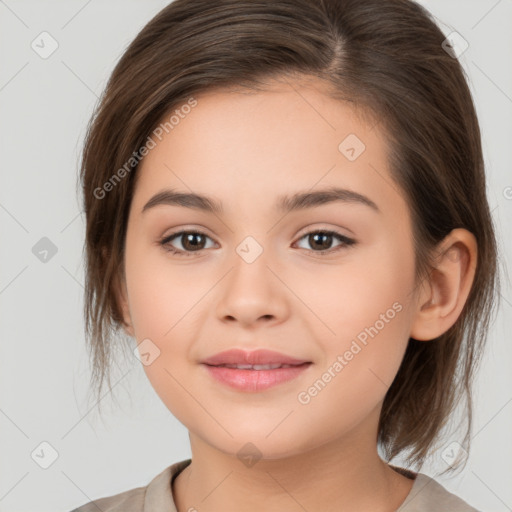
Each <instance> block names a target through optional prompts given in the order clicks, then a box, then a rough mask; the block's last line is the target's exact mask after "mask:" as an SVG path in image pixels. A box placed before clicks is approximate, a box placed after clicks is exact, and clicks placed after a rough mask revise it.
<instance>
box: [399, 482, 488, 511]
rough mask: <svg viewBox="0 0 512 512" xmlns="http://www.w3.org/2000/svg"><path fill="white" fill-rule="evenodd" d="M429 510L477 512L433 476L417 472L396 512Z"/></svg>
mask: <svg viewBox="0 0 512 512" xmlns="http://www.w3.org/2000/svg"><path fill="white" fill-rule="evenodd" d="M431 510H437V511H439V512H479V511H478V510H477V509H476V508H473V507H472V506H471V505H469V504H468V503H466V502H465V501H464V500H463V499H461V498H459V497H458V496H456V495H455V494H453V493H451V492H449V491H448V490H447V489H446V488H445V487H443V486H442V485H441V484H440V483H439V482H437V481H436V480H434V479H433V478H431V477H429V476H428V475H425V474H423V473H418V474H417V476H416V479H415V481H414V485H413V486H412V488H411V491H410V493H409V495H408V496H407V498H406V500H405V501H404V502H403V503H402V505H401V506H400V508H399V509H398V510H397V511H396V512H430V511H431Z"/></svg>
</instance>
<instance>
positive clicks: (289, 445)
mask: <svg viewBox="0 0 512 512" xmlns="http://www.w3.org/2000/svg"><path fill="white" fill-rule="evenodd" d="M195 98H196V99H197V101H198V104H197V106H195V107H194V108H193V109H192V110H191V112H190V113H189V114H187V115H186V116H185V117H184V119H181V120H180V122H179V124H177V125H176V126H175V127H174V128H173V129H172V131H169V133H168V134H165V135H164V137H163V138H162V140H161V141H160V142H158V144H157V146H156V147H155V148H153V149H152V150H151V151H150V152H149V154H148V155H147V156H146V157H145V158H144V160H143V162H142V164H141V166H140V167H139V169H138V170H137V173H138V182H137V185H136V189H135V193H134V196H133V199H132V204H131V208H130V215H129V220H128V228H127V235H126V247H125V260H124V274H123V275H122V278H121V279H120V285H119V287H118V297H119V301H120V305H121V307H122V310H123V312H124V318H125V323H126V325H125V329H126V332H127V333H128V334H130V335H131V336H133V337H134V338H135V339H136V340H137V343H140V342H141V341H142V340H144V339H146V338H149V339H150V340H151V342H152V343H153V344H154V346H157V347H158V349H159V350H160V355H159V356H158V357H157V358H156V359H155V360H154V361H153V362H152V363H151V364H149V365H147V366H144V371H145V372H146V375H147V376H148V378H149V380H150V382H151V385H152V386H153V388H154V389H155V391H156V393H157V394H158V395H159V396H160V398H161V399H162V401H163V402H164V404H165V405H166V406H167V407H168V409H169V410H170V411H171V412H172V414H173V415H175V416H176V417H177V418H178V420H179V421H181V422H182V423H183V424H184V425H185V426H186V428H187V429H188V431H189V437H190V442H191V450H192V463H191V465H190V466H188V467H187V468H186V469H185V470H184V471H182V473H180V474H179V475H178V477H177V478H176V479H175V481H174V483H173V486H172V490H173V494H174V499H175V501H176V504H177V508H178V511H179V512H185V511H188V510H193V509H192V508H191V507H194V508H196V509H198V510H201V511H214V510H244V511H256V510H257V511H261V510H266V511H269V512H271V511H274V510H279V511H282V510H287V511H295V510H297V511H303V510H304V509H306V510H308V511H309V512H312V511H320V510H321V511H334V510H345V511H352V510H354V511H355V510H358V511H362V510H365V511H366V510H368V511H370V510H371V511H373V512H379V511H382V512H384V511H394V510H396V509H397V508H398V507H399V506H400V504H401V503H402V502H403V501H404V500H405V498H406V496H407V494H408V493H409V491H410V489H411V487H412V484H413V480H411V479H408V478H406V477H404V476H402V475H400V474H399V473H398V472H396V471H395V470H393V469H391V468H390V466H389V465H388V464H386V463H385V462H384V461H383V460H382V459H381V458H380V457H379V455H378V453H377V445H376V438H377V426H378V420H379V413H380V410H381V407H382V402H383V400H384V396H385V394H386V391H387V389H388V387H389V386H390V385H391V383H392V381H393V378H394V376H395V375H396V373H397V371H398V368H399V365H400V363H401V360H402V357H403V355H404V352H405V349H406V346H407V342H408V339H409V337H414V338H415V339H418V340H424V341H425V342H428V340H431V339H433V338H435V337H437V336H439V335H440V334H442V333H443V332H445V331H446V330H448V328H449V327H450V326H451V325H453V324H454V323H455V321H456V319H457V317H458V316H459V314H460V312H461V310H462V307H463V305H464V302H465V300H466V298H467V296H468V293H469V291H470V287H471V283H472V280H473V277H474V270H475V262H476V250H477V248H476V241H475V239H474V236H473V235H472V234H471V233H469V232H468V231H466V230H463V229H457V230H454V231H452V232H451V233H450V235H448V237H447V238H446V239H445V240H444V241H443V243H442V244H441V245H440V247H439V249H440V250H444V251H445V256H444V257H440V258H439V260H438V262H437V263H436V271H435V272H432V274H431V276H430V277H429V279H428V280H424V281H423V282H421V283H416V282H415V279H414V252H413V241H412V225H411V218H410V214H409V208H408V205H407V202H406V199H405V197H404V196H403V194H402V192H401V191H400V190H399V189H398V187H397V186H396V184H394V182H393V181H392V179H391V177H390V174H389V169H388V167H387V157H386V155H387V146H386V139H385V137H384V134H383V133H381V132H380V131H379V126H378V125H377V126H374V125H373V123H372V124H370V123H369V122H366V121H365V119H364V118H363V117H360V116H358V115H357V114H356V112H355V111H354V110H353V107H352V106H351V105H350V104H348V103H343V102H340V101H335V100H333V99H331V98H329V97H328V96H327V93H326V90H325V89H324V86H323V84H322V83H321V82H320V81H316V80H310V81H309V82H305V81H304V82H299V81H298V80H295V81H294V82H291V83H290V82H288V81H281V82H275V83H272V84H270V85H269V87H268V90H265V91H264V92H257V93H252V94H248V93H241V92H240V91H228V90H223V91H214V92H212V91H210V92H207V93H203V94H201V95H197V96H195ZM349 134H356V135H357V137H358V138H359V139H360V140H361V141H363V142H364V144H365V146H366V149H365V151H364V152H363V153H362V154H361V155H360V156H359V157H358V158H357V159H356V160H355V161H352V162H351V161H349V160H348V159H347V158H346V157H345V156H344V155H343V154H342V153H341V152H340V151H339V150H338V145H339V144H340V142H341V141H342V140H343V139H344V138H345V137H346V136H347V135H349ZM292 177H293V178H292ZM328 186H338V187H343V188H348V189H350V190H353V191H356V192H359V193H360V194H364V195H365V196H367V197H368V198H370V199H371V200H372V201H374V202H375V203H376V204H377V206H378V208H379V210H380V212H375V211H373V210H372V209H371V208H369V207H368V206H365V205H363V204H359V203H348V202H335V203H331V204H326V205H321V206H316V207H313V208H308V209H305V210H299V211H295V212H290V213H287V214H283V213H280V212H278V211H277V210H276V209H275V202H276V200H277V197H278V196H280V195H282V194H293V193H295V192H298V191H310V190H318V189H321V188H325V187H328ZM164 188H175V189H177V190H179V191H182V192H195V193H200V194H206V195H208V196H212V197H214V198H215V199H216V200H217V201H220V202H222V204H223V207H224V210H225V211H224V213H223V214H213V213H207V212H202V211H199V210H194V209H190V208H186V207H183V206H177V205H159V206H156V207H154V208H151V209H149V210H147V211H146V212H144V213H141V210H142V208H143V206H144V205H145V204H146V202H147V201H148V200H149V199H150V198H151V197H152V196H153V195H154V194H156V193H157V192H159V191H161V190H162V189H164ZM193 229H196V230H200V231H202V232H204V233H205V234H206V237H200V238H199V239H198V243H199V244H200V248H201V247H202V249H201V250H200V251H196V252H194V249H193V246H192V248H191V246H190V245H186V239H185V238H184V237H177V238H175V239H174V240H173V241H172V242H170V243H169V244H170V245H172V246H174V247H175V248H176V249H181V250H182V251H185V250H188V254H189V255H188V256H183V257H180V256H177V255H174V254H172V253H170V252H167V251H166V250H165V248H164V247H162V246H161V245H160V244H159V242H160V240H162V239H163V238H165V237H167V236H169V235H170V234H172V233H175V232H178V231H180V230H193ZM314 229H324V230H326V229H327V230H334V231H337V232H338V233H340V234H341V235H344V236H346V237H349V238H351V239H353V240H356V244H354V245H351V246H342V244H341V242H340V240H339V239H337V238H335V237H334V238H333V239H332V242H330V243H329V242H328V241H327V242H324V243H323V244H322V243H321V247H320V248H315V246H314V245H313V242H312V240H311V238H309V240H308V237H307V236H305V235H306V234H307V233H309V232H311V231H312V230H314ZM247 236H251V237H253V238H254V239H255V240H256V241H257V242H258V244H259V245H260V246H261V248H262V249H263V253H262V254H261V255H260V256H259V257H258V258H257V259H256V260H255V261H253V262H252V263H247V262H246V261H245V260H244V259H243V258H242V257H240V256H239V254H238V253H237V252H236V249H237V247H238V246H239V244H240V243H241V242H242V241H243V240H244V239H245V238H246V237H247ZM201 244H202V245H201ZM321 249H324V250H327V251H330V253H328V254H325V255H319V254H318V251H319V250H321ZM448 249H449V250H448ZM396 302H398V303H399V304H400V305H401V306H402V309H401V311H400V312H398V313H396V315H395V316H394V318H393V319H392V320H390V321H389V322H387V323H385V327H384V328H382V329H381V330H379V332H378V334H377V335H376V336H374V337H373V338H369V340H368V344H367V345H366V346H364V347H363V348H362V350H361V351H360V352H359V353H358V354H357V355H356V356H354V357H353V359H352V360H351V361H349V362H348V364H347V365H346V366H345V367H344V368H343V370H342V371H341V372H339V373H337V374H336V376H335V377H334V378H332V379H331V381H330V382H329V383H328V384H327V385H326V386H325V388H324V389H323V390H321V392H319V393H318V394H317V395H316V396H314V397H312V398H311V400H310V402H309V403H307V404H302V403H300V402H299V401H298V399H297V396H298V393H299V392H301V391H304V390H307V389H308V388H309V387H310V386H311V385H312V384H313V383H314V382H315V381H316V380H317V379H319V378H321V376H322V374H323V373H324V372H325V371H326V370H327V369H328V368H329V367H330V366H332V365H333V363H334V362H335V361H336V359H337V356H338V355H340V354H344V353H345V351H346V350H348V349H349V348H350V346H351V343H352V341H353V340H354V339H355V338H356V336H357V335H358V334H359V333H361V332H362V331H364V329H365V328H367V327H370V326H373V325H375V323H376V321H377V320H378V319H379V318H380V316H379V315H381V314H383V313H385V312H386V311H387V310H389V309H390V308H392V305H393V304H394V303H396ZM235 347H236V348H242V349H248V350H252V349H256V348H268V349H273V350H277V351H279V352H283V353H285V354H288V355H290V356H293V357H297V358H300V359H305V360H308V361H312V363H313V364H312V365H310V367H309V368H308V369H307V370H305V371H304V372H303V373H302V374H301V375H300V376H299V377H297V378H295V379H293V380H291V381H288V382H285V383H282V384H280V385H278V386H275V387H273V388H271V389H269V390H266V391H262V392H259V393H247V392H241V391H235V390H232V389H231V388H227V387H226V386H224V385H223V384H221V383H218V382H217V381H216V380H214V379H212V377H210V375H209V374H208V373H207V372H206V371H205V368H204V367H203V366H201V365H200V364H199V361H201V360H202V359H204V358H206V357H208V356H211V355H213V354H216V353H218V352H220V351H223V350H226V349H229V348H235ZM248 442H251V443H252V444H253V445H255V446H256V447H257V450H258V451H259V453H260V455H261V458H260V459H259V460H258V461H257V462H256V463H255V464H254V465H252V466H250V467H248V466H246V465H245V464H244V463H243V462H242V461H241V460H240V459H239V458H238V457H237V452H238V451H239V450H240V449H241V448H242V447H243V446H244V445H245V444H246V443H248Z"/></svg>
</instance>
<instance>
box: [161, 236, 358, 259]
mask: <svg viewBox="0 0 512 512" xmlns="http://www.w3.org/2000/svg"><path fill="white" fill-rule="evenodd" d="M184 234H193V235H202V236H205V237H207V238H210V237H209V236H208V235H207V234H206V233H203V232H202V231H197V230H190V231H177V232H176V233H172V234H171V235H168V236H166V237H165V238H163V239H162V240H160V242H159V243H160V245H161V246H162V247H163V249H164V250H165V251H167V252H170V253H172V254H175V255H176V256H180V257H189V256H193V255H194V254H196V253H200V252H201V251H204V250H206V249H200V250H198V251H182V250H181V249H176V248H175V247H173V246H172V245H170V242H171V241H172V240H174V239H175V238H179V237H180V235H184ZM315 234H324V235H333V236H334V237H336V238H337V239H338V240H339V241H340V242H342V244H341V245H339V246H338V247H336V248H334V249H327V250H325V251H312V252H314V253H315V254H320V255H324V254H328V253H333V252H337V251H339V250H341V249H344V248H347V247H349V246H351V245H354V244H355V243H356V241H355V240H352V239H351V238H348V237H346V236H344V235H342V234H341V233H338V232H337V231H329V230H327V229H316V230H314V231H309V232H307V233H305V234H304V235H302V236H301V237H300V238H299V240H302V239H303V238H305V237H307V236H309V235H315ZM306 250H307V249H306Z"/></svg>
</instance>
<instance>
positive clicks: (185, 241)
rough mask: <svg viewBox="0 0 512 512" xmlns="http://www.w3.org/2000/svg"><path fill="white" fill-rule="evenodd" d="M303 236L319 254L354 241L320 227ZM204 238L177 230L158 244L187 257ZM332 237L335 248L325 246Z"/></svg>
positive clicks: (202, 235)
mask: <svg viewBox="0 0 512 512" xmlns="http://www.w3.org/2000/svg"><path fill="white" fill-rule="evenodd" d="M305 238H306V239H307V243H309V244H311V246H312V247H313V248H316V249H321V250H313V251H312V252H315V253H317V254H320V255H323V254H326V253H332V252H337V251H339V250H341V249H343V248H345V247H348V246H351V245H354V244H355V243H356V241H355V240H352V239H351V238H348V237H346V236H344V235H342V234H341V233H338V232H336V231H329V230H322V229H317V230H315V231H311V232H309V233H306V234H305V235H303V236H302V237H300V239H299V240H303V239H305ZM205 239H210V240H211V238H210V237H209V236H208V235H206V234H205V233H203V232H201V231H196V230H191V231H178V232H176V233H173V234H171V235H169V236H167V237H165V238H164V239H162V240H160V245H161V246H162V247H163V248H164V250H166V251H168V252H171V253H173V254H175V255H177V256H185V257H187V256H192V255H193V253H195V252H200V251H202V250H204V249H206V248H207V247H205ZM333 239H338V240H339V242H340V244H339V245H338V246H337V248H335V249H331V248H329V247H327V248H326V246H330V245H331V244H332V242H333ZM175 240H178V241H180V245H181V247H182V248H176V247H175V246H173V245H172V243H171V242H174V241H175Z"/></svg>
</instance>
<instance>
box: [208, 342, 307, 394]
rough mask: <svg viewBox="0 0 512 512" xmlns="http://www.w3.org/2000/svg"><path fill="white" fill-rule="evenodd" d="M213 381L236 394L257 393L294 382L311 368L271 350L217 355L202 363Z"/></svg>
mask: <svg viewBox="0 0 512 512" xmlns="http://www.w3.org/2000/svg"><path fill="white" fill-rule="evenodd" d="M202 364H203V365H204V366H205V368H206V369H207V370H208V372H209V374H210V375H211V376H212V377H214V378H215V379H216V380H218V381H220V382H222V383H223V384H226V385H228V386H230V387H232V388H235V389H238V390H240V391H249V392H251V391H252V392H258V391H263V390H265V389H268V388H270V387H272V386H275V385H277V384H280V383H282V382H286V381H289V380H291V379H294V378H295V377H297V376H298V375H299V374H301V373H302V372H303V371H305V370H306V369H307V368H309V366H310V365H311V361H306V360H304V359H296V358H294V357H290V356H287V355H285V354H281V353H279V352H275V351H273V350H263V349H260V350H254V351H252V352H248V351H245V350H240V349H232V350H227V351H225V352H220V353H218V354H216V355H214V356H212V357H209V358H208V359H205V360H204V361H202ZM277 364H280V365H286V366H284V367H281V368H272V369H259V368H258V366H260V365H277ZM220 365H231V366H233V365H240V366H241V365H246V366H248V365H251V366H256V368H233V367H231V368H230V367H226V366H220Z"/></svg>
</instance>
